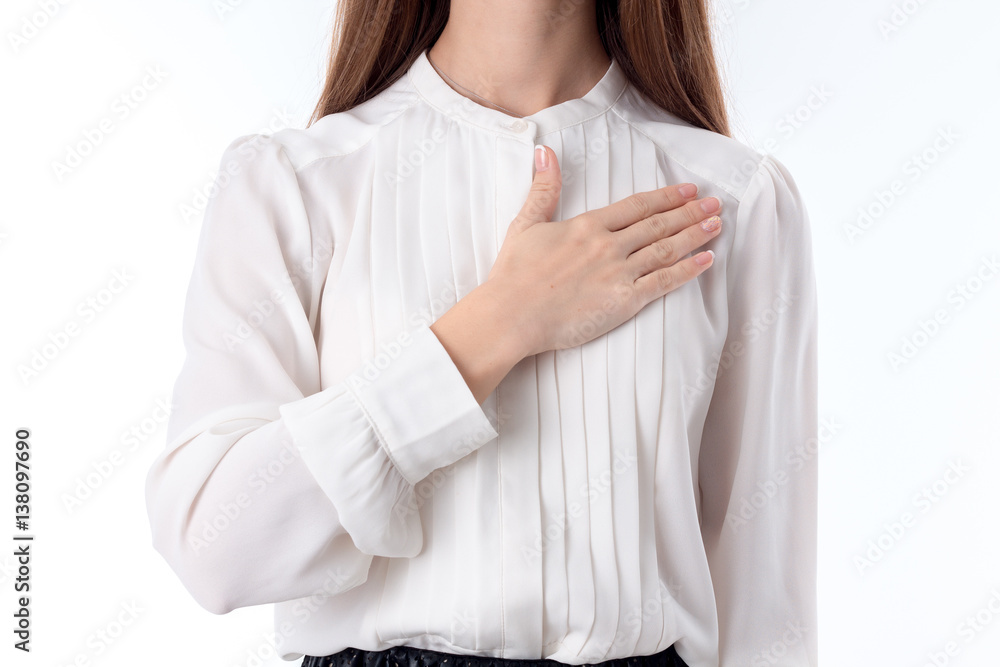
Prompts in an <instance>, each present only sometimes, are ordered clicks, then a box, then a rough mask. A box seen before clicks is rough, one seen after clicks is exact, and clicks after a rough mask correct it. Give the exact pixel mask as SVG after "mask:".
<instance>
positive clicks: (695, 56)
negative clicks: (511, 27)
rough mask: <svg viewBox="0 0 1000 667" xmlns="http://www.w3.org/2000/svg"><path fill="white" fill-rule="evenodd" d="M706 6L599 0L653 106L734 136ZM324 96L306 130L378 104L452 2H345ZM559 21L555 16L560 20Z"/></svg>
mask: <svg viewBox="0 0 1000 667" xmlns="http://www.w3.org/2000/svg"><path fill="white" fill-rule="evenodd" d="M706 1H707V0H659V1H658V2H654V1H653V0H620V1H619V0H597V27H598V30H599V32H600V36H601V42H602V43H603V44H604V48H605V50H606V51H607V53H608V55H609V56H611V57H613V58H614V59H615V61H616V62H617V63H618V64H619V65H620V66H621V69H622V72H623V74H624V75H625V76H626V78H627V79H628V80H629V82H630V83H631V84H632V85H633V86H634V87H635V88H636V89H637V90H638V91H639V92H640V93H641V94H642V95H643V96H644V97H646V99H648V100H649V101H650V102H652V103H654V104H655V105H657V106H658V107H660V108H662V109H664V110H665V111H667V112H669V113H672V114H674V115H675V116H677V117H679V118H681V119H683V120H685V121H687V122H689V123H691V124H692V125H695V126H697V127H702V128H705V129H708V130H711V131H713V132H718V133H719V134H723V135H725V136H730V129H729V118H728V114H727V111H726V103H725V99H724V97H723V92H722V86H721V82H720V77H719V72H718V70H717V67H716V62H715V54H714V50H713V48H712V37H711V33H710V27H709V23H708V12H707V9H706V6H705V5H706ZM337 5H338V7H337V14H336V19H335V25H334V31H333V32H334V34H333V43H332V47H331V54H330V62H329V65H328V67H327V72H326V83H325V84H324V86H323V93H322V95H321V96H320V99H319V102H318V103H317V104H316V108H315V110H314V111H313V114H312V117H311V118H310V121H309V124H310V125H312V124H313V123H315V122H316V121H317V120H319V119H320V118H322V117H323V116H326V115H329V114H332V113H338V112H340V111H346V110H347V109H350V108H352V107H355V106H357V105H358V104H361V103H362V102H364V101H366V100H368V99H370V98H372V97H374V96H375V95H377V94H378V93H379V92H381V91H383V90H385V89H386V88H388V87H389V86H390V85H392V84H393V83H394V82H395V81H396V80H397V79H399V78H400V77H401V76H403V74H405V73H406V71H407V70H408V69H409V68H410V66H411V65H412V64H413V61H414V60H416V58H417V57H418V56H419V55H420V53H421V52H422V51H423V50H424V49H427V48H430V47H431V46H432V45H433V44H434V42H435V41H436V40H437V38H438V37H439V36H440V35H441V32H442V31H443V30H444V26H445V23H447V21H448V13H449V9H450V0H340V1H339V2H338V3H337ZM558 18H559V17H554V20H558Z"/></svg>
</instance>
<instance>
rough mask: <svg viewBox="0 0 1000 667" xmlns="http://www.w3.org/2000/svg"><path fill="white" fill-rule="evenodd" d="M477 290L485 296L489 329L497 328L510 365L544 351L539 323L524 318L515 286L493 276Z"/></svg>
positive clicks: (501, 352)
mask: <svg viewBox="0 0 1000 667" xmlns="http://www.w3.org/2000/svg"><path fill="white" fill-rule="evenodd" d="M473 292H475V293H476V296H477V298H480V299H481V301H482V303H483V310H484V312H486V313H488V315H487V318H488V319H489V322H487V324H488V325H489V330H491V331H494V332H496V341H495V342H496V344H497V346H498V351H499V352H500V355H501V358H502V359H504V360H505V361H506V362H508V363H509V364H510V367H513V366H514V365H516V364H517V363H518V362H519V361H521V360H522V359H524V358H525V357H530V356H532V355H534V354H537V353H538V352H541V350H540V349H539V344H538V340H537V337H536V334H535V327H534V326H533V323H531V322H528V321H526V320H525V319H524V316H523V313H524V309H523V308H520V307H519V303H518V300H517V298H516V292H515V291H514V290H513V289H511V288H509V287H508V286H507V285H506V284H505V283H503V282H501V281H499V280H498V279H496V278H489V279H487V280H486V282H484V283H483V284H481V285H479V286H478V287H476V288H475V289H474V290H473ZM470 296H471V294H470Z"/></svg>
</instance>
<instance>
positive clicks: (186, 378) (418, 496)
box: [146, 0, 817, 667]
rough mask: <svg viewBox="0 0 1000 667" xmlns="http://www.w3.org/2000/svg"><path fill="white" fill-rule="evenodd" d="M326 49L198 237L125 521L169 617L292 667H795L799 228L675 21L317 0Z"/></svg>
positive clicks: (710, 69)
mask: <svg viewBox="0 0 1000 667" xmlns="http://www.w3.org/2000/svg"><path fill="white" fill-rule="evenodd" d="M334 47H335V48H334V50H333V54H332V61H331V65H330V68H329V73H328V77H327V83H326V87H325V89H324V93H323V97H322V99H321V101H320V103H319V105H318V107H317V111H316V114H315V117H314V122H313V123H311V124H310V126H309V127H308V128H305V129H287V130H283V131H280V132H277V133H275V134H274V135H271V136H266V135H250V136H247V137H241V138H239V139H237V140H236V141H234V142H233V143H232V145H231V146H230V147H229V148H228V149H227V150H226V152H225V155H224V156H223V158H222V162H221V164H222V168H223V169H225V170H226V172H227V174H229V178H228V180H227V181H226V182H225V183H221V182H220V185H219V190H218V192H217V194H216V196H215V197H214V198H213V200H212V202H211V203H210V205H209V207H208V209H207V210H206V213H205V220H204V224H203V228H202V232H201V237H200V240H199V248H198V254H197V258H196V264H195V268H194V272H193V274H192V277H191V283H190V286H189V290H188V295H187V304H186V309H185V314H184V341H185V345H186V349H187V358H186V361H185V364H184V366H183V368H182V370H181V373H180V376H179V378H178V380H177V384H176V386H175V389H174V404H175V406H176V407H175V409H174V412H173V414H172V415H171V421H170V424H169V428H168V434H167V439H168V444H167V448H166V450H165V451H164V452H163V453H162V455H161V456H160V457H159V458H158V459H157V461H156V462H155V464H154V466H153V468H152V470H151V471H150V473H149V477H148V480H147V498H146V500H147V504H148V509H149V515H150V520H151V525H152V531H153V544H154V547H155V548H156V549H157V550H158V551H159V552H160V553H161V554H162V555H163V556H164V558H165V559H166V560H167V562H168V563H169V564H170V566H171V567H172V568H173V569H174V571H175V572H176V573H177V575H178V577H179V578H180V580H181V581H182V582H183V583H184V585H185V586H186V587H187V589H188V590H189V591H190V593H191V595H192V596H193V597H194V598H195V599H196V600H197V601H198V602H199V603H200V604H201V605H202V606H203V607H205V608H206V609H207V610H209V611H211V612H213V613H216V614H224V613H227V612H229V611H231V610H232V609H235V608H238V607H245V606H249V605H257V604H264V603H273V604H275V608H274V609H275V636H276V639H275V641H276V646H277V651H278V653H279V654H280V655H281V657H282V658H283V659H286V660H294V659H298V658H299V657H303V656H304V660H303V662H302V664H303V665H305V666H307V667H310V666H315V665H328V664H345V663H348V662H350V663H351V664H353V665H361V664H362V663H363V664H365V665H370V664H377V665H389V664H390V663H391V665H393V666H396V665H398V664H399V662H400V661H406V664H408V665H417V664H428V663H429V664H431V665H447V664H449V663H450V662H457V661H459V660H460V661H462V662H464V663H465V664H467V665H470V666H477V667H479V666H481V665H486V664H487V663H488V664H490V665H491V666H492V665H493V664H495V663H501V664H503V665H504V666H505V667H513V666H514V665H520V666H523V667H535V666H536V665H542V664H552V661H555V662H560V663H565V664H597V663H603V664H606V665H607V666H608V667H620V666H623V665H625V664H626V660H627V659H630V658H631V660H629V661H628V663H627V664H630V665H632V664H637V662H638V663H650V664H658V665H689V666H690V667H715V666H718V665H722V666H725V667H730V666H733V667H735V666H740V667H746V666H747V665H796V666H802V667H805V666H807V665H815V664H816V609H815V559H816V484H817V475H816V460H815V457H813V456H810V455H809V453H808V451H807V449H806V446H807V444H808V441H809V440H810V439H811V438H813V436H814V433H815V431H816V426H817V423H816V420H817V414H816V384H817V377H816V298H815V286H814V275H813V268H812V260H811V245H810V243H811V242H810V233H809V227H808V219H807V215H806V211H805V208H804V207H803V203H802V199H801V197H800V195H799V192H798V190H797V188H796V186H795V184H794V182H793V180H792V178H791V176H790V174H789V173H788V171H787V170H786V169H785V167H784V166H783V165H782V164H781V163H779V162H778V161H777V160H775V159H774V158H773V157H771V156H768V155H762V154H760V153H758V152H756V151H754V150H752V149H750V148H748V147H747V146H744V145H742V144H740V143H739V142H737V141H735V140H733V139H732V138H730V137H729V136H728V130H727V123H726V114H725V106H724V104H723V101H722V95H721V91H720V86H719V79H718V77H717V74H716V70H715V64H714V62H713V55H712V48H711V42H710V39H709V30H708V23H707V20H706V13H705V7H704V5H703V3H702V2H701V0H670V1H664V2H661V3H654V2H628V3H621V4H620V5H619V4H618V3H615V2H607V3H605V2H600V3H596V4H595V2H594V1H593V0H591V1H590V2H586V1H580V2H571V3H567V2H565V1H563V2H558V1H555V0H552V1H542V0H517V1H511V0H453V1H452V2H451V3H450V6H449V5H448V3H443V4H442V3H435V2H416V1H415V0H414V1H409V2H390V1H388V0H368V1H365V0H342V1H341V3H340V7H339V14H338V30H337V34H336V36H335V41H334ZM536 145H539V146H541V148H537V149H536V148H535V146H536ZM220 171H221V169H220ZM713 258H714V259H713ZM813 451H814V450H813ZM449 659H451V660H449Z"/></svg>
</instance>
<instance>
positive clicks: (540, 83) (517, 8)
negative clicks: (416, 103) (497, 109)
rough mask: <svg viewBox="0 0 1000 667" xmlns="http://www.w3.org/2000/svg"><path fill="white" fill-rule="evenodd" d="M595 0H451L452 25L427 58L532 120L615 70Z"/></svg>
mask: <svg viewBox="0 0 1000 667" xmlns="http://www.w3.org/2000/svg"><path fill="white" fill-rule="evenodd" d="M595 1H596V0H583V1H582V2H579V3H574V4H570V3H566V2H565V0H452V1H451V11H450V14H449V17H448V23H447V24H446V25H445V27H444V31H443V32H442V33H441V36H440V37H439V38H438V40H437V41H436V42H435V43H434V45H433V46H432V47H431V48H430V49H429V50H428V54H429V56H430V59H431V60H432V61H433V64H434V65H436V66H437V67H438V68H439V69H440V70H441V71H443V72H444V73H445V74H446V75H447V77H450V78H452V79H454V80H455V82H457V83H458V84H459V85H460V86H462V87H464V88H468V89H469V90H471V91H473V92H474V93H476V95H479V96H481V97H484V98H486V99H487V100H489V101H490V102H493V103H495V104H498V105H500V106H502V107H504V108H505V109H508V110H509V111H511V112H513V113H515V114H518V115H521V116H528V115H531V114H533V113H535V112H537V111H541V110H542V109H545V108H548V107H550V106H555V105H557V104H560V103H561V102H565V101H566V100H572V99H576V98H578V97H583V96H584V95H586V94H587V92H588V91H589V90H590V89H591V88H593V87H594V86H595V85H596V84H597V82H598V81H600V80H601V77H603V76H604V74H605V73H606V72H607V71H608V67H609V66H610V65H611V59H610V58H608V55H607V53H606V52H605V50H604V47H603V45H602V44H601V39H600V36H599V34H598V32H597V16H596V8H595V4H594V3H595ZM447 77H445V81H448V78H447ZM448 85H449V86H451V87H452V88H454V89H455V90H456V92H458V93H459V94H461V95H464V96H465V97H468V98H469V99H470V100H472V101H474V102H476V103H477V104H480V105H483V106H488V105H487V104H486V103H484V102H483V101H482V100H480V99H478V98H476V97H475V96H473V95H470V94H469V93H468V92H467V91H465V90H463V89H462V88H461V87H456V86H455V85H454V84H453V83H451V82H450V81H449V82H448Z"/></svg>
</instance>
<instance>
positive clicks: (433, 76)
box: [407, 50, 628, 143]
mask: <svg viewBox="0 0 1000 667" xmlns="http://www.w3.org/2000/svg"><path fill="white" fill-rule="evenodd" d="M407 74H408V76H409V78H410V81H411V82H412V84H413V86H414V87H415V89H416V91H417V92H418V93H419V94H420V96H421V97H423V98H424V100H426V101H427V103H428V104H430V105H431V106H432V107H434V108H436V109H438V110H439V111H441V112H442V113H445V114H447V115H449V116H452V117H454V118H463V119H465V120H466V121H468V122H470V123H472V124H473V125H476V126H479V127H482V128H484V129H487V130H491V131H493V132H497V133H499V134H504V135H508V136H511V137H514V138H517V139H520V140H522V141H528V142H532V143H534V142H535V140H536V139H538V138H539V137H542V136H544V135H546V134H549V133H551V132H557V131H559V130H562V129H564V128H566V127H569V126H570V125H576V124H578V123H582V122H583V121H585V120H588V119H590V118H593V117H595V116H600V115H601V114H603V113H604V112H606V111H607V110H608V109H610V108H611V107H612V106H613V105H614V104H615V102H616V101H617V100H618V98H619V97H620V96H621V94H622V93H623V92H624V91H625V86H626V84H627V82H628V80H627V79H626V78H625V74H624V73H623V72H622V70H621V67H620V66H619V65H618V63H617V62H616V61H615V60H614V58H612V59H611V66H610V67H608V71H607V72H605V74H604V76H603V77H602V78H601V80H600V81H598V82H597V83H596V84H595V85H594V87H593V88H591V89H590V91H588V92H587V94H585V95H584V96H583V97H577V98H575V99H572V100H566V101H565V102H560V103H559V104H556V105H554V106H551V107H546V108H544V109H542V110H540V111H537V112H535V113H533V114H531V115H530V116H525V117H523V118H515V117H514V116H510V115H508V114H506V113H504V112H502V111H500V110H498V109H493V108H491V107H487V106H483V105H482V104H479V103H477V102H474V101H472V100H471V99H469V98H467V97H465V96H464V95H462V94H460V93H459V92H458V91H456V90H455V89H454V88H452V87H451V86H450V85H449V84H448V83H447V82H446V81H445V80H444V79H443V78H442V77H441V75H440V74H438V71H437V70H436V69H434V66H433V65H431V62H430V61H429V60H428V59H427V51H426V50H424V51H421V52H420V55H419V56H418V57H417V59H416V60H415V61H414V62H413V65H411V67H410V70H409V72H407Z"/></svg>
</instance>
